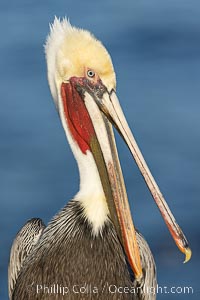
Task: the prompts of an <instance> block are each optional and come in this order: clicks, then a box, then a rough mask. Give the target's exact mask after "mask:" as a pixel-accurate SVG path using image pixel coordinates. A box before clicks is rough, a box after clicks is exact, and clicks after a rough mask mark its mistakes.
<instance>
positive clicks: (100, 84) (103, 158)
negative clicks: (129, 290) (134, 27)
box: [45, 19, 191, 278]
mask: <svg viewBox="0 0 200 300" xmlns="http://www.w3.org/2000/svg"><path fill="white" fill-rule="evenodd" d="M45 51H46V59H47V68H48V80H49V85H50V90H51V93H52V96H53V99H54V102H55V105H56V107H57V110H58V112H59V115H60V118H61V121H62V124H63V127H64V130H65V133H66V135H67V138H68V140H69V143H70V145H71V148H72V150H73V152H74V155H75V157H76V159H77V162H78V166H79V171H80V178H81V181H80V192H79V193H78V194H77V196H76V198H77V199H81V201H82V203H83V206H84V212H85V216H86V217H87V218H88V219H89V221H90V222H91V224H92V226H93V231H94V234H98V233H99V232H100V230H101V228H102V226H103V223H104V222H106V221H108V219H109V218H110V219H111V220H112V222H113V224H114V226H115V228H116V231H117V233H118V236H119V239H120V240H121V243H122V245H123V248H124V250H125V253H126V255H127V258H128V260H129V263H130V265H131V267H132V269H133V271H134V274H135V276H136V278H140V277H141V276H142V267H141V262H140V252H139V249H138V245H137V241H136V234H135V228H134V225H133V221H132V218H131V213H130V209H129V203H128V199H127V194H126V189H125V185H124V180H123V176H122V172H121V167H120V163H119V159H118V154H117V149H116V145H115V139H114V134H113V130H112V125H114V126H115V127H116V129H117V130H118V132H119V133H120V135H121V136H122V137H123V139H124V141H125V142H126V144H127V145H128V147H129V149H130V151H131V153H132V155H133V157H134V159H135V161H136V163H137V164H138V167H139V169H140V171H141V173H142V175H143V177H144V179H145V181H146V183H147V185H148V187H149V189H150V191H151V193H152V195H153V197H154V199H155V201H156V203H157V205H158V207H159V209H160V211H161V214H162V216H163V218H164V220H165V222H166V224H167V226H168V228H169V230H170V232H171V234H172V236H173V238H174V240H175V242H176V244H177V246H178V247H179V249H180V250H181V251H182V252H183V253H185V254H186V260H188V258H189V257H190V255H191V252H190V249H189V247H188V243H187V240H186V238H185V237H184V235H183V233H182V231H181V229H180V227H179V226H178V224H177V223H176V221H175V219H174V217H173V215H172V213H171V211H170V210H169V207H168V206H167V204H166V202H165V200H164V198H163V196H162V194H161V193H160V191H159V188H158V186H157V184H156V183H155V180H154V179H153V177H152V175H151V173H150V171H149V169H148V167H147V165H146V163H145V161H144V158H143V156H142V154H141V152H140V150H139V148H138V146H137V144H136V142H135V139H134V137H133V135H132V133H131V130H130V129H129V126H128V124H127V122H126V119H125V117H124V114H123V112H122V109H121V107H120V104H119V101H118V99H117V96H116V93H115V89H116V76H115V72H114V68H113V64H112V61H111V58H110V55H109V54H108V52H107V50H106V49H105V47H104V46H103V45H102V43H101V42H100V41H98V40H97V39H96V38H95V37H94V36H93V35H92V34H91V33H89V32H88V31H85V30H82V29H78V28H75V27H73V26H71V24H70V23H69V22H68V21H67V20H66V19H63V20H62V21H60V20H58V19H55V21H54V23H53V25H52V26H51V31H50V34H49V36H48V38H47V42H46V45H45ZM98 180H99V183H98V184H96V185H95V187H93V182H94V181H95V182H96V183H97V182H98ZM86 183H87V184H86ZM89 190H90V199H89V200H88V194H89ZM83 199H84V200H83Z"/></svg>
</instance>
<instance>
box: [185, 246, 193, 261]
mask: <svg viewBox="0 0 200 300" xmlns="http://www.w3.org/2000/svg"><path fill="white" fill-rule="evenodd" d="M184 253H185V260H184V262H183V263H184V264H185V263H187V262H188V261H189V260H190V258H191V256H192V250H191V249H190V248H189V247H187V248H185V251H184Z"/></svg>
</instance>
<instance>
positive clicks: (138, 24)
mask: <svg viewBox="0 0 200 300" xmlns="http://www.w3.org/2000/svg"><path fill="white" fill-rule="evenodd" d="M54 15H57V16H65V15H67V16H68V17H69V18H70V20H71V23H73V24H74V25H76V26H80V27H83V28H86V29H89V30H91V31H92V32H93V33H94V34H95V35H96V36H97V37H98V38H99V39H100V40H102V41H103V43H104V44H105V45H106V47H107V49H108V50H109V52H110V53H111V55H112V58H113V63H114V66H115V70H116V73H117V81H118V86H117V93H118V97H119V99H120V101H121V104H122V107H123V109H124V112H125V115H126V117H127V119H128V121H129V124H130V127H131V128H132V130H133V132H134V133H135V136H136V139H137V141H138V143H139V145H140V147H141V149H142V151H143V154H144V156H145V158H146V160H147V162H148V164H149V166H150V169H151V170H152V173H153V174H154V176H155V178H156V180H157V182H158V184H159V186H160V188H161V190H162V192H163V193H164V195H165V196H166V199H167V200H168V203H169V205H170V207H171V209H172V211H173V212H174V214H175V216H176V218H177V220H178V222H179V224H180V225H181V227H182V228H183V230H184V232H185V234H186V236H187V237H188V239H189V241H190V244H191V247H192V250H193V257H192V260H191V261H190V262H189V263H188V264H186V265H184V264H183V263H182V262H183V260H184V257H183V255H182V254H180V252H179V251H178V249H177V248H176V246H175V244H174V242H173V241H172V239H171V236H170V234H169V233H168V230H167V229H166V227H165V224H164V222H163V220H162V218H161V216H160V214H159V212H158V210H157V208H156V206H155V204H154V203H153V200H152V198H151V196H150V194H149V192H148V190H147V188H146V186H145V184H144V182H143V179H142V178H141V175H140V174H139V171H138V169H137V167H136V166H135V164H134V162H133V161H132V158H131V155H130V154H129V152H128V150H127V148H126V146H125V145H124V144H123V142H122V140H121V138H119V137H118V136H117V143H118V148H119V153H120V158H121V163H122V167H123V171H124V177H125V181H126V185H127V191H128V195H129V199H130V200H131V208H132V213H133V217H134V220H135V223H136V224H137V227H138V228H139V230H140V231H141V232H142V233H143V234H144V236H145V237H146V239H147V241H148V243H149V245H150V247H151V249H152V251H153V254H154V257H155V261H156V264H157V271H158V282H159V285H161V286H168V287H172V286H175V287H183V286H189V287H192V288H193V290H194V292H193V294H190V295H188V294H187V293H186V294H184V293H180V294H179V293H174V294H173V293H170V294H166V293H163V294H161V293H159V295H158V300H161V299H163V300H164V299H166V300H176V299H177V300H178V299H183V300H184V299H191V300H193V299H199V296H200V287H199V275H198V274H199V268H200V255H199V249H200V234H199V233H200V226H199V219H200V216H199V211H200V202H199V195H200V185H199V179H200V159H199V153H200V134H199V128H200V117H199V115H200V101H199V95H200V2H199V0H190V1H186V0H167V1H160V0H151V1H148V0H146V1H144V0H140V1H136V0H115V1H111V0H104V1H92V0H86V1H82V2H81V1H80V2H77V1H70V0H69V1H66V0H65V1H64V0H63V1H53V0H51V1H33V0H32V1H31V0H18V1H4V0H1V1H0V37H1V40H0V199H1V200H0V201H1V202H0V203H1V204H0V205H1V206H0V207H1V209H0V231H1V235H0V278H1V280H0V299H2V300H6V299H8V296H7V265H8V256H9V249H10V246H11V243H12V240H13V238H14V236H15V234H16V232H17V231H18V229H19V228H20V227H21V226H22V225H23V224H24V223H25V221H26V220H27V219H28V218H31V217H34V216H38V217H41V218H42V219H43V220H44V221H45V222H46V223H47V222H48V220H50V218H51V217H52V216H53V215H54V214H55V213H56V212H57V211H58V210H59V209H60V208H61V207H63V205H64V204H65V203H66V201H68V200H69V199H71V198H72V197H73V195H74V194H75V193H76V191H77V190H78V171H77V167H76V162H75V161H74V159H73V156H72V153H71V151H70V149H69V146H68V143H67V142H66V138H65V135H64V132H63V129H62V127H61V124H60V121H59V118H58V116H57V113H56V111H55V108H54V104H53V101H52V100H51V95H50V92H49V88H48V84H47V80H46V65H45V58H44V51H43V44H44V41H45V38H46V35H47V33H48V31H49V28H48V23H49V22H51V21H52V20H53V18H54ZM179 292H180V289H179Z"/></svg>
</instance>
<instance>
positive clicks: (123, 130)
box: [96, 90, 192, 262]
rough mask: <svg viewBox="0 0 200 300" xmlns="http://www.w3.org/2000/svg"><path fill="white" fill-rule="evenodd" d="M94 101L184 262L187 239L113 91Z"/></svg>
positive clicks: (187, 249)
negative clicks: (120, 139) (120, 142)
mask: <svg viewBox="0 0 200 300" xmlns="http://www.w3.org/2000/svg"><path fill="white" fill-rule="evenodd" d="M96 101H97V103H98V106H99V108H100V109H101V111H102V112H104V114H105V115H106V116H107V118H108V119H109V120H110V121H111V122H112V124H113V125H114V126H115V127H116V129H117V130H118V132H119V133H120V135H121V136H122V137H123V139H124V141H125V142H126V144H127V146H128V147H129V149H130V152H131V154H132V155H133V157H134V159H135V161H136V163H137V165H138V168H139V170H140V172H141V174H142V176H143V178H144V180H145V182H146V184H147V186H148V188H149V190H150V192H151V194H152V196H153V198H154V200H155V202H156V204H157V206H158V208H159V210H160V212H161V215H162V217H163V219H164V221H165V223H166V225H167V227H168V229H169V231H170V233H171V235H172V237H173V239H174V241H175V243H176V245H177V246H178V248H179V249H180V251H181V252H183V253H184V254H185V261H184V262H187V261H189V260H190V258H191V254H192V252H191V250H190V248H189V246H188V242H187V239H186V237H185V235H184V234H183V232H182V230H181V228H180V227H179V225H178V224H177V222H176V220H175V218H174V216H173V214H172V212H171V210H170V208H169V206H168V205H167V203H166V201H165V199H164V197H163V195H162V194H161V192H160V189H159V187H158V185H157V183H156V182H155V179H154V178H153V176H152V174H151V172H150V170H149V168H148V166H147V164H146V162H145V160H144V157H143V155H142V153H141V151H140V149H139V147H138V145H137V143H136V141H135V138H134V136H133V134H132V132H131V130H130V128H129V126H128V123H127V121H126V119H125V116H124V114H123V112H122V109H121V107H120V104H119V101H118V99H117V96H116V94H115V91H114V90H112V91H111V93H104V94H103V97H102V98H98V97H96Z"/></svg>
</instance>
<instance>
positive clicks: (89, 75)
mask: <svg viewBox="0 0 200 300" xmlns="http://www.w3.org/2000/svg"><path fill="white" fill-rule="evenodd" d="M87 76H88V77H90V78H94V77H95V72H94V71H93V70H88V71H87Z"/></svg>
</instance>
